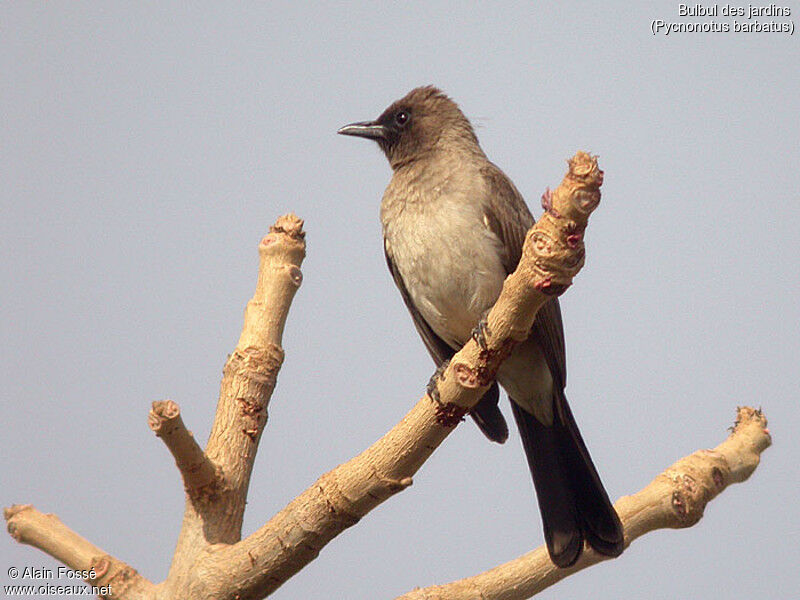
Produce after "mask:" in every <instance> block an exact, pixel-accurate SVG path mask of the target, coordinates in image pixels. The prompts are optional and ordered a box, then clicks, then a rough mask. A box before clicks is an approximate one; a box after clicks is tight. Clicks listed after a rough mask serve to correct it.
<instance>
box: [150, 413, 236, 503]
mask: <svg viewBox="0 0 800 600" xmlns="http://www.w3.org/2000/svg"><path fill="white" fill-rule="evenodd" d="M147 424H148V425H150V429H152V430H153V432H154V433H155V434H156V435H157V436H158V437H159V438H161V440H162V441H163V442H164V443H165V444H166V446H167V448H168V449H169V451H170V452H171V453H172V456H173V457H174V458H175V464H177V465H178V470H179V471H180V472H181V476H182V477H183V485H184V487H185V488H186V493H187V494H189V496H191V497H197V496H199V495H201V494H206V495H209V494H212V493H214V491H215V490H216V489H217V488H218V487H219V485H220V481H221V478H220V477H219V476H218V474H217V470H216V468H215V467H214V464H213V463H212V462H211V461H210V460H209V458H208V457H207V456H206V454H205V452H203V449H202V448H200V446H199V445H198V444H197V442H196V441H195V439H194V436H193V435H192V432H191V431H189V430H188V429H186V426H185V425H184V424H183V419H182V418H181V409H180V407H179V406H178V405H177V404H176V403H175V402H173V401H172V400H160V401H158V402H153V408H152V409H151V410H150V415H149V416H148V419H147Z"/></svg>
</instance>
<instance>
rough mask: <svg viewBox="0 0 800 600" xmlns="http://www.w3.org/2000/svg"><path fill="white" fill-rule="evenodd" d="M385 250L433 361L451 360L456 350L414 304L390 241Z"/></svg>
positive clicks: (388, 262) (393, 273) (395, 281)
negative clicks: (395, 262)
mask: <svg viewBox="0 0 800 600" xmlns="http://www.w3.org/2000/svg"><path fill="white" fill-rule="evenodd" d="M383 251H384V255H385V256H386V264H387V265H388V266H389V272H390V273H391V274H392V279H394V283H395V285H397V289H399V290H400V295H401V296H402V297H403V302H405V304H406V308H407V309H408V312H410V313H411V318H412V319H413V320H414V326H415V327H416V328H417V331H418V332H419V335H420V337H421V338H422V341H423V342H424V343H425V347H426V348H427V349H428V352H430V354H431V356H432V357H433V362H435V363H436V366H437V367H439V366H441V364H442V363H443V362H445V361H446V360H450V358H451V357H452V356H453V354H455V353H456V351H455V350H454V349H453V348H451V347H450V345H449V344H447V342H445V341H444V340H443V339H442V338H440V337H439V336H438V335H436V334H435V333H434V332H433V329H431V326H430V325H428V322H427V321H426V320H425V319H424V318H423V316H422V314H421V313H420V312H419V311H418V310H417V307H416V306H414V301H413V300H411V295H410V294H409V293H408V289H407V288H406V284H405V283H404V282H403V277H402V276H401V275H400V271H399V270H398V269H397V267H396V266H395V264H394V258H393V257H392V250H391V248H390V247H389V243H388V242H386V241H384V243H383Z"/></svg>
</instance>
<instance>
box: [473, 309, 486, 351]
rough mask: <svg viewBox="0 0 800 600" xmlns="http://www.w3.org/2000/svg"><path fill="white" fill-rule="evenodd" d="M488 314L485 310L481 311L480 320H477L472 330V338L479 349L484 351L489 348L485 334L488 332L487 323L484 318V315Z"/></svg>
mask: <svg viewBox="0 0 800 600" xmlns="http://www.w3.org/2000/svg"><path fill="white" fill-rule="evenodd" d="M488 315H489V311H488V310H487V311H486V312H485V313H483V316H482V317H481V320H480V321H478V324H477V325H475V329H473V330H472V339H473V340H475V342H476V343H477V344H478V346H479V347H480V349H481V350H483V351H484V352H485V351H486V350H488V349H489V346H488V344H487V343H486V336H487V335H488V334H489V323H488V321H487V320H486V317H487V316H488Z"/></svg>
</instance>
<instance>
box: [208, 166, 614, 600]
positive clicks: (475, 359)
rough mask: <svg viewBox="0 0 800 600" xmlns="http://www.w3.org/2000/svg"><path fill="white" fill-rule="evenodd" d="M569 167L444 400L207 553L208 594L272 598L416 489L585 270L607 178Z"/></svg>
mask: <svg viewBox="0 0 800 600" xmlns="http://www.w3.org/2000/svg"><path fill="white" fill-rule="evenodd" d="M569 166H570V169H569V172H568V174H567V175H566V176H565V178H564V181H563V182H562V183H561V185H560V186H559V187H558V189H557V190H556V191H555V192H554V193H552V194H550V193H549V192H548V193H547V194H546V195H545V198H544V199H543V200H544V204H545V209H546V213H545V215H544V216H543V217H542V218H541V219H540V220H539V222H538V223H537V224H536V225H535V226H534V227H533V228H532V229H531V230H530V231H529V232H528V236H527V238H526V241H525V245H524V248H523V256H522V259H521V261H520V264H519V266H518V267H517V270H516V271H515V272H514V273H513V274H512V275H510V276H509V277H508V278H507V279H506V281H505V284H504V286H503V290H502V292H501V294H500V297H499V299H498V300H497V303H496V304H495V306H494V307H493V308H492V310H491V311H490V313H489V315H488V318H487V322H488V327H487V329H486V330H485V331H484V333H485V335H484V341H485V344H481V345H479V344H478V343H477V342H476V341H475V340H471V341H470V342H469V343H468V344H467V345H465V346H464V348H462V349H461V351H459V352H458V353H457V354H456V355H455V356H454V357H453V359H452V360H451V362H450V366H449V367H448V369H447V370H446V371H445V372H444V373H443V375H442V376H441V378H440V380H439V382H438V391H439V394H438V395H439V398H438V399H437V400H433V399H431V398H430V397H429V396H425V397H423V398H422V400H420V401H419V402H418V403H417V405H416V406H415V407H414V408H412V410H411V411H410V412H409V413H408V414H407V415H406V416H405V417H404V418H403V420H402V421H401V422H400V423H398V424H397V425H396V426H395V427H394V428H393V429H392V430H391V431H389V432H388V433H387V434H386V435H385V436H383V438H381V439H380V440H379V441H378V442H376V443H375V444H373V445H372V446H371V447H370V448H368V449H367V450H366V451H365V452H363V453H362V454H360V455H359V456H357V457H355V458H354V459H352V460H350V461H349V462H347V463H345V464H343V465H340V466H339V467H337V468H336V469H334V470H332V471H330V472H329V473H326V474H325V475H323V476H322V477H320V478H319V479H318V480H317V481H316V483H314V484H313V485H312V486H311V487H310V488H309V489H307V490H306V491H305V492H303V493H302V494H301V495H300V496H298V497H297V498H296V499H295V500H293V501H292V502H291V503H290V504H289V505H288V506H287V507H286V508H284V509H283V510H282V511H280V512H279V513H278V514H277V515H275V516H274V517H273V518H272V519H271V520H270V521H269V522H268V523H267V524H265V525H264V526H263V527H261V528H260V529H259V530H258V531H256V532H255V533H253V534H252V535H250V536H249V537H248V538H246V539H245V540H243V541H242V542H241V543H239V544H236V545H235V546H226V547H219V548H217V549H216V551H215V553H214V554H213V555H210V556H208V557H207V558H208V559H209V562H208V563H206V564H205V567H204V568H208V569H213V570H214V575H215V579H214V590H213V591H210V590H209V589H207V588H206V589H205V590H204V591H205V593H207V594H210V596H209V597H215V598H242V599H244V598H262V597H264V596H265V595H268V594H269V593H271V592H272V591H274V590H275V589H277V588H278V587H279V586H280V585H281V584H282V583H283V582H284V581H286V580H287V579H288V578H289V577H291V576H292V575H293V574H294V573H296V572H297V571H299V570H300V569H301V568H302V567H303V566H305V565H306V564H307V563H308V562H310V561H311V560H313V559H314V558H315V557H316V556H317V554H318V553H319V551H320V549H322V548H323V547H324V546H325V545H326V544H327V543H328V542H329V541H330V540H332V539H333V538H334V537H335V536H336V535H338V534H339V533H340V532H341V531H343V530H344V529H345V528H347V527H350V526H351V525H353V524H355V523H357V522H358V520H359V519H361V517H363V516H364V515H366V514H367V513H368V512H369V511H370V510H372V509H373V508H375V507H376V506H377V505H378V504H380V503H381V502H383V501H384V500H386V499H387V498H389V497H390V496H391V495H393V494H395V493H397V492H399V491H400V490H403V489H405V488H406V487H408V486H409V485H411V481H412V480H411V478H412V476H413V475H414V473H416V471H417V470H418V469H419V468H420V467H421V466H422V464H423V463H424V462H425V460H427V458H428V457H429V456H430V455H431V453H432V452H433V451H434V450H435V449H436V448H437V447H438V446H439V444H440V443H441V442H442V440H444V438H445V437H447V435H448V434H449V433H450V431H452V429H453V428H454V427H455V426H456V425H457V424H458V423H459V422H460V421H461V420H462V418H463V416H464V415H465V414H466V413H467V411H468V410H469V409H470V408H471V407H472V406H473V405H474V404H475V403H476V402H477V401H478V400H479V399H480V397H481V396H482V394H483V392H484V391H485V390H486V388H487V387H488V386H489V385H491V383H492V381H493V380H494V377H495V374H496V372H497V369H498V367H499V366H500V364H501V362H502V361H503V359H505V357H507V356H508V355H509V353H510V352H511V350H512V349H513V347H514V346H515V345H516V344H517V343H519V342H520V341H523V340H524V339H525V338H526V337H527V335H528V331H530V328H531V325H532V323H533V320H534V318H535V316H536V312H537V311H538V310H539V308H540V307H541V306H542V305H543V304H544V303H545V302H547V301H548V300H549V299H550V298H551V297H552V296H554V295H558V294H560V293H562V292H563V291H564V290H565V289H566V288H567V287H569V285H570V284H571V283H572V278H573V276H574V275H575V274H576V273H577V272H578V271H579V270H580V268H581V267H582V266H583V259H584V246H583V232H584V229H585V227H586V224H587V221H588V217H589V214H590V213H591V212H592V211H593V210H594V209H595V208H596V207H597V204H598V202H599V200H600V190H599V188H600V185H601V184H602V175H603V174H602V171H600V170H599V168H598V166H597V161H596V159H595V158H593V157H591V156H589V155H588V154H585V153H582V152H579V153H578V154H577V155H576V156H575V157H574V158H573V159H572V160H571V161H570V163H569ZM211 563H215V565H212V564H211ZM221 565H225V568H221Z"/></svg>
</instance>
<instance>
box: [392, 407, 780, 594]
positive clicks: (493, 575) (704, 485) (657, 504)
mask: <svg viewBox="0 0 800 600" xmlns="http://www.w3.org/2000/svg"><path fill="white" fill-rule="evenodd" d="M771 443H772V439H771V437H770V434H769V430H768V429H767V419H766V417H765V416H764V415H763V414H762V412H761V411H760V410H754V409H752V408H748V407H743V408H739V409H738V411H737V415H736V423H735V425H734V427H733V432H732V433H731V434H730V436H729V437H728V439H726V440H725V441H724V442H722V443H721V444H720V445H719V446H717V447H716V448H714V449H713V450H698V451H697V452H695V453H694V454H691V455H689V456H686V457H684V458H682V459H680V460H679V461H678V462H676V463H675V464H673V465H672V466H671V467H669V468H667V469H666V470H665V471H664V472H663V473H661V474H660V475H658V476H657V477H656V478H655V479H654V480H653V481H652V482H650V484H649V485H648V486H647V487H645V488H644V489H642V490H641V491H639V492H637V493H636V494H634V495H632V496H623V497H622V498H620V499H619V500H618V501H617V503H616V504H615V505H614V507H615V508H616V509H617V512H618V513H619V517H620V519H621V520H622V524H623V526H624V528H625V546H626V547H627V546H629V545H630V544H631V542H633V540H635V539H636V538H638V537H640V536H642V535H645V534H646V533H649V532H650V531H653V530H655V529H664V528H671V529H680V528H683V527H691V526H692V525H694V524H695V523H697V522H698V521H699V520H700V519H701V518H702V516H703V511H704V510H705V507H706V505H707V504H708V503H709V502H710V501H711V500H713V499H714V498H715V497H716V496H717V495H719V494H720V493H721V492H722V491H723V490H724V489H725V488H726V487H728V486H729V485H731V484H733V483H741V482H743V481H745V480H746V479H747V478H748V477H750V475H751V474H752V473H753V471H755V469H756V467H757V466H758V463H759V461H760V459H761V453H762V452H763V451H764V450H766V449H767V448H768V447H769V446H770V444H771ZM607 559H608V557H605V556H602V555H600V554H597V553H596V552H594V551H593V550H591V548H588V547H587V548H585V549H584V552H583V554H582V555H581V558H580V559H579V560H578V562H577V563H576V564H575V565H574V566H573V567H570V568H568V569H559V568H557V567H556V566H555V565H554V564H553V563H552V561H551V560H550V557H549V556H548V554H547V548H546V547H545V546H541V547H539V548H537V549H536V550H534V551H532V552H529V553H528V554H525V555H523V556H520V557H519V558H517V559H515V560H512V561H510V562H507V563H505V564H502V565H500V566H497V567H495V568H493V569H491V570H489V571H486V572H484V573H481V574H479V575H475V576H474V577H469V578H467V579H461V580H459V581H454V582H452V583H448V584H446V585H438V586H431V587H426V588H418V589H416V590H414V591H412V592H409V593H407V594H404V595H403V596H399V597H398V599H397V600H476V599H480V600H524V599H525V598H530V597H532V596H534V595H536V594H538V593H539V592H541V591H542V590H544V589H546V588H548V587H550V586H551V585H553V584H554V583H557V582H559V581H561V580H562V579H564V578H565V577H569V576H570V575H572V574H573V573H577V572H578V571H581V570H583V569H585V568H587V567H590V566H592V565H594V564H597V563H599V562H601V561H603V560H607Z"/></svg>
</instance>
